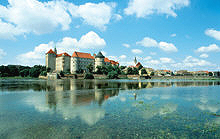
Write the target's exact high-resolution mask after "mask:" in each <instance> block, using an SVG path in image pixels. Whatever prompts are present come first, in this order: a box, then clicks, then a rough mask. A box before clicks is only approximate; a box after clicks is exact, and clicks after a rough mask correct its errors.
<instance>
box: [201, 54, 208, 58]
mask: <svg viewBox="0 0 220 139" xmlns="http://www.w3.org/2000/svg"><path fill="white" fill-rule="evenodd" d="M199 57H201V58H208V57H209V55H208V54H201V55H200V56H199Z"/></svg>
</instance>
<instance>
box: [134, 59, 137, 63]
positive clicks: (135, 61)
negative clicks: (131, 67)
mask: <svg viewBox="0 0 220 139" xmlns="http://www.w3.org/2000/svg"><path fill="white" fill-rule="evenodd" d="M134 64H135V65H136V64H137V59H136V57H135V58H134Z"/></svg>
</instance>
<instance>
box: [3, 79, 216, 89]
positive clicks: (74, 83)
mask: <svg viewBox="0 0 220 139" xmlns="http://www.w3.org/2000/svg"><path fill="white" fill-rule="evenodd" d="M215 85H220V81H208V80H207V81H191V80H176V81H175V80H167V81H159V80H158V81H157V80H147V81H146V80H139V81H137V80H68V79H67V80H55V81H51V80H48V81H46V80H0V90H1V91H6V90H8V91H25V90H34V91H68V90H82V89H106V88H120V89H122V90H133V89H134V90H137V89H142V88H155V87H187V86H189V87H190V86H215Z"/></svg>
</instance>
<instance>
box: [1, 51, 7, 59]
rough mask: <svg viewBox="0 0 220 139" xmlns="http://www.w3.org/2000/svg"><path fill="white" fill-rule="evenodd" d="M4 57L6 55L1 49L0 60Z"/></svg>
mask: <svg viewBox="0 0 220 139" xmlns="http://www.w3.org/2000/svg"><path fill="white" fill-rule="evenodd" d="M6 55H7V53H6V52H5V51H4V50H3V49H0V59H2V58H3V57H4V56H6Z"/></svg>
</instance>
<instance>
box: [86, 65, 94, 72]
mask: <svg viewBox="0 0 220 139" xmlns="http://www.w3.org/2000/svg"><path fill="white" fill-rule="evenodd" d="M86 68H87V69H88V71H89V72H90V73H92V72H93V69H94V68H93V64H92V63H90V64H89V65H87V67H86Z"/></svg>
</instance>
